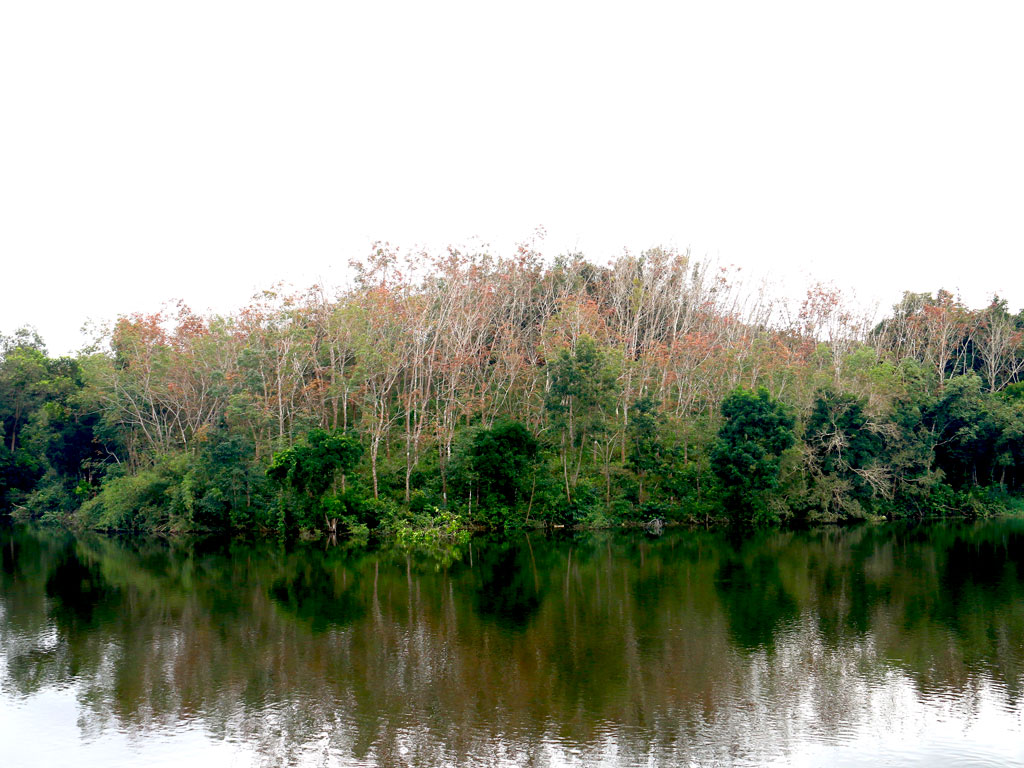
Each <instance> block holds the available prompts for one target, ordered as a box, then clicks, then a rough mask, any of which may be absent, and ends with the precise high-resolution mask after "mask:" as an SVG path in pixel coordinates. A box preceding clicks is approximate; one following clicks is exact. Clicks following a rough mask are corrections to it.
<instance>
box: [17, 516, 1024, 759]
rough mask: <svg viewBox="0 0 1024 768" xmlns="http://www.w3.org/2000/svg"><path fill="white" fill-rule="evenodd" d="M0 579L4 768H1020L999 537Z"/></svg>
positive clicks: (21, 545) (825, 536)
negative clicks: (289, 767)
mask: <svg viewBox="0 0 1024 768" xmlns="http://www.w3.org/2000/svg"><path fill="white" fill-rule="evenodd" d="M0 553H2V557H0V746H2V748H3V753H2V754H3V764H4V765H5V766H23V765H24V766H35V765H39V766H44V765H55V764H67V765H71V764H73V765H77V766H88V765H102V766H105V767H106V766H117V765H138V764H142V763H145V764H146V765H189V766H192V767H198V766H203V765H211V766H212V765H216V766H225V765H234V766H250V765H281V764H298V765H317V766H320V765H342V766H347V765H431V766H433V765H529V766H548V765H607V766H625V765H628V766H633V765H644V766H647V765H772V764H777V765H823V764H828V765H866V764H872V765H937V764H942V765H987V764H991V765H1024V706H1022V701H1021V692H1022V682H1024V521H1020V520H999V521H987V522H981V523H975V524H968V523H956V524H953V523H940V524H930V525H917V526H898V525H888V526H877V527H870V526H863V527H860V528H853V529H826V530H818V531H809V532H772V533H765V534H761V535H758V536H755V537H753V538H747V539H732V538H730V537H729V536H728V535H727V534H725V533H721V532H718V533H716V532H710V533H709V532H693V531H672V532H670V533H667V534H666V535H664V536H661V537H659V538H651V537H647V536H644V535H642V534H636V535H611V534H603V535H592V534H587V535H577V536H570V537H558V538H548V537H545V536H544V535H539V534H531V535H530V536H523V537H520V538H519V539H515V540H512V541H502V540H497V539H496V540H483V539H475V540H474V541H473V542H472V543H471V544H470V545H467V546H464V547H461V548H458V549H454V550H451V549H449V550H439V551H435V552H419V551H401V550H378V551H368V550H366V549H362V548H358V547H345V546H344V545H341V546H329V545H325V544H323V543H320V544H314V545H308V546H283V545H278V544H271V543H260V544H242V543H238V542H232V543H218V542H188V543H185V542H175V543H170V544H168V543H164V542H158V541H125V540H118V539H111V538H104V537H99V536H82V537H74V536H72V535H70V534H67V533H62V532H57V531H52V530H44V529H35V528H16V529H4V530H0Z"/></svg>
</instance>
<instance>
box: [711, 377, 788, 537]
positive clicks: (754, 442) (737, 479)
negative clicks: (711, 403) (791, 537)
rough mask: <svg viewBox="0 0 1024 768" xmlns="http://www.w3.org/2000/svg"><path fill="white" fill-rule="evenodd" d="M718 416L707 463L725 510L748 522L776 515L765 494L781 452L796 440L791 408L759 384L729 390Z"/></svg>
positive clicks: (774, 485) (775, 478) (776, 479)
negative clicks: (719, 422) (720, 420)
mask: <svg viewBox="0 0 1024 768" xmlns="http://www.w3.org/2000/svg"><path fill="white" fill-rule="evenodd" d="M722 417H723V418H724V422H723V423H722V426H721V428H720V429H719V430H718V441H717V442H716V443H715V446H714V448H713V449H712V451H711V468H712V470H713V471H714V473H715V475H716V477H717V478H718V481H719V483H720V484H721V489H722V494H723V500H724V502H725V505H726V507H727V509H728V511H729V513H730V515H731V516H732V517H733V518H734V519H736V520H739V521H742V522H753V523H763V522H769V521H772V520H775V519H777V515H776V514H775V513H774V512H773V511H772V510H771V509H770V507H769V494H770V492H771V491H772V490H774V489H775V488H777V487H778V484H779V472H780V469H781V466H782V464H781V460H780V456H781V454H782V453H783V451H785V450H786V449H788V448H789V447H791V446H792V445H793V443H794V441H795V437H794V435H793V426H794V424H795V423H796V421H795V419H794V417H793V414H792V413H791V412H790V410H789V408H787V407H786V406H785V405H783V404H782V403H781V402H779V401H778V400H776V399H775V398H773V397H772V396H771V395H770V394H769V392H768V390H767V389H765V388H764V387H761V388H759V389H758V390H757V391H756V392H751V391H750V390H748V389H743V388H739V389H735V390H733V391H732V392H731V393H730V394H729V395H728V396H726V398H725V400H723V401H722Z"/></svg>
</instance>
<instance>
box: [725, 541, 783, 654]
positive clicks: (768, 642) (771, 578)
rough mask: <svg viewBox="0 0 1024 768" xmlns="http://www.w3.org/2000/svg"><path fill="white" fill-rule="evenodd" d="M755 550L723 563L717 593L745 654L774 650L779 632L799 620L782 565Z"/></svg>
mask: <svg viewBox="0 0 1024 768" xmlns="http://www.w3.org/2000/svg"><path fill="white" fill-rule="evenodd" d="M751 549H752V548H747V551H746V552H744V551H742V550H741V551H740V552H739V553H737V554H736V555H735V556H733V557H729V558H728V559H726V560H724V561H723V562H722V564H721V565H720V566H719V569H718V573H717V574H716V576H715V590H716V591H717V592H718V596H719V598H720V599H721V601H722V607H723V608H725V612H726V616H727V618H728V620H729V632H730V635H731V636H732V638H733V641H734V642H735V643H736V644H737V645H738V646H739V647H740V648H743V649H744V650H747V651H752V650H756V649H758V648H766V649H768V650H771V649H772V648H773V647H774V644H775V635H776V632H778V630H779V629H780V628H781V627H782V626H783V625H784V624H785V623H786V622H788V621H790V620H792V619H793V618H795V617H796V615H797V613H798V608H797V604H796V601H795V600H794V599H793V597H792V596H791V595H790V594H789V592H787V591H786V587H785V586H784V585H783V583H782V577H781V575H780V573H779V564H778V562H777V561H776V560H775V558H773V557H772V556H771V554H769V553H765V552H759V551H756V550H754V551H753V552H752V553H751V552H750V550H751Z"/></svg>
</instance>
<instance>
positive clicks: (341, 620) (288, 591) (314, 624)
mask: <svg viewBox="0 0 1024 768" xmlns="http://www.w3.org/2000/svg"><path fill="white" fill-rule="evenodd" d="M317 565H318V564H313V565H311V566H310V567H307V568H304V569H302V570H301V571H299V572H298V573H297V574H294V575H290V576H288V577H285V578H280V579H277V580H276V581H274V583H273V584H272V585H271V587H270V590H269V594H270V597H271V599H272V600H273V601H274V603H276V604H277V605H278V606H280V607H281V608H283V609H284V610H285V611H287V612H288V613H290V614H292V615H293V616H296V617H297V618H299V619H302V620H303V621H307V622H309V626H310V628H311V629H312V630H313V631H314V632H323V631H324V630H325V629H327V628H329V627H344V626H347V625H349V624H351V623H352V622H353V621H357V620H358V619H360V618H362V616H363V614H365V613H366V606H365V604H364V603H363V601H362V598H361V596H360V594H359V593H358V592H357V590H356V589H354V583H353V585H350V586H348V587H342V586H341V585H339V584H338V582H337V581H336V580H335V578H334V577H333V576H332V575H331V574H330V573H328V572H327V571H325V570H324V569H323V568H322V567H317Z"/></svg>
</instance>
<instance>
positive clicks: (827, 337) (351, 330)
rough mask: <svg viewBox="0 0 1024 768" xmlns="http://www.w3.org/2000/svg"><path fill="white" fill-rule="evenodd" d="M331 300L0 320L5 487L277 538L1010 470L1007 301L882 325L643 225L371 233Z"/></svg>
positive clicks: (810, 495) (113, 516)
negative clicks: (632, 250) (73, 349)
mask: <svg viewBox="0 0 1024 768" xmlns="http://www.w3.org/2000/svg"><path fill="white" fill-rule="evenodd" d="M354 266H355V267H356V278H355V280H354V281H353V283H352V285H351V286H350V287H349V288H347V289H345V290H343V291H341V292H340V293H338V294H337V295H334V296H330V295H328V294H327V293H326V292H325V291H324V290H323V289H321V288H319V287H315V288H313V289H311V290H309V291H307V292H302V293H285V292H283V291H281V290H273V291H266V292H264V293H263V294H261V295H259V296H257V297H256V298H254V300H253V302H252V303H251V304H250V305H248V306H246V307H244V308H242V309H241V310H239V311H237V312H235V313H234V314H232V315H229V316H200V315H197V314H195V313H193V312H192V311H191V310H190V309H189V308H188V307H186V306H184V305H177V306H176V307H175V308H174V309H172V310H170V311H165V312H162V313H158V314H152V315H141V314H136V315H130V316H125V317H121V318H120V319H119V320H118V321H117V322H116V323H115V324H114V325H113V326H112V327H110V328H109V329H107V330H106V331H105V333H104V334H103V336H102V338H101V339H100V340H99V342H98V343H97V345H96V347H95V348H94V349H92V350H91V351H87V352H83V353H81V354H79V355H78V356H76V357H74V358H67V357H62V358H51V357H49V356H48V355H47V354H46V351H45V347H44V345H43V342H42V340H41V339H39V338H38V336H37V335H35V334H34V333H33V332H32V331H31V330H21V331H18V332H16V333H15V334H14V335H13V336H10V337H3V338H2V340H0V350H2V351H0V354H2V358H0V429H2V435H0V438H2V443H3V445H2V448H0V506H2V507H3V508H4V509H5V510H7V511H15V512H16V513H18V514H20V515H22V516H29V517H43V518H47V519H54V520H60V521H63V522H69V523H74V524H77V525H83V526H89V527H97V528H108V529H150V530H152V529H159V530H193V529H233V530H281V531H284V532H296V531H303V530H305V531H311V532H315V531H322V530H335V529H346V528H347V529H348V530H350V531H352V530H356V531H362V530H366V529H376V528H380V527H384V528H390V529H394V530H405V529H408V528H409V526H412V527H417V526H418V527H422V526H427V527H433V528H434V529H436V530H438V531H450V530H452V529H453V528H454V527H455V526H454V522H456V521H459V520H461V521H464V522H469V523H472V524H478V525H484V526H488V527H497V528H500V527H508V526H518V525H531V524H541V523H544V524H563V525H573V524H585V525H606V524H615V523H620V522H646V521H650V520H654V519H658V520H663V521H687V520H691V521H692V520H701V521H705V520H712V519H724V518H731V519H741V520H746V521H775V520H807V521H825V520H843V519H850V518H862V517H875V516H887V517H902V516H910V515H925V514H934V513H942V514H980V513H984V512H987V511H990V510H992V509H996V508H999V507H1006V506H1012V505H1013V504H1014V499H1015V495H1016V494H1018V493H1019V492H1020V490H1021V488H1022V485H1024V384H1022V383H1021V380H1022V378H1024V311H1022V312H1020V313H1018V314H1017V315H1013V314H1011V312H1010V310H1009V308H1008V307H1007V305H1006V303H1005V302H1003V301H1001V300H998V299H993V301H992V302H991V304H990V305H989V306H987V307H985V308H983V309H969V308H967V307H965V306H964V305H963V304H962V303H961V302H960V301H958V300H957V299H956V298H955V297H954V296H953V295H951V294H950V293H948V292H945V291H939V292H938V293H937V294H936V295H931V294H913V293H908V294H905V295H904V298H903V300H902V301H901V302H900V303H899V304H898V305H897V306H896V307H894V308H893V311H892V313H891V314H890V315H889V316H888V317H886V318H885V319H884V320H883V321H882V322H881V323H877V324H876V323H873V322H870V321H869V320H868V319H866V318H863V317H859V316H858V315H857V314H856V313H855V312H854V311H853V310H852V309H851V308H850V307H849V306H848V305H847V304H846V302H845V301H844V299H843V297H842V296H841V295H840V294H839V292H838V291H836V290H834V289H831V288H828V287H825V286H816V287H815V288H813V289H812V290H810V291H809V292H808V295H807V297H806V299H805V300H804V301H803V302H802V303H801V304H800V305H799V306H789V305H787V304H786V303H784V302H782V301H779V300H777V299H775V298H773V297H772V296H771V295H769V294H768V293H767V292H765V291H763V290H762V291H755V290H751V289H750V288H749V286H744V285H742V284H741V283H739V282H737V281H736V280H735V279H734V276H733V275H732V274H731V273H729V272H728V271H727V270H723V269H720V268H716V267H713V266H711V265H709V264H707V263H702V262H697V261H694V260H692V259H690V258H689V257H688V255H686V254H680V253H675V252H669V251H664V250H660V249H656V250H652V251H649V252H646V253H644V254H642V255H640V256H631V255H624V256H622V257H620V258H618V259H616V260H615V261H613V262H612V263H610V264H609V265H608V266H597V265H594V264H592V263H590V262H588V261H586V260H585V259H583V258H582V257H578V256H568V257H560V258H558V259H556V260H555V261H554V262H553V263H548V262H546V261H545V260H544V259H542V258H541V256H540V254H538V253H536V252H535V251H533V250H532V249H530V248H528V247H522V248H520V249H519V250H518V252H517V253H515V254H514V255H513V256H511V257H494V256H490V255H486V254H477V253H463V252H460V251H457V250H454V249H450V250H448V251H447V252H445V253H443V254H440V255H430V254H423V253H416V254H403V253H401V252H399V251H398V250H395V249H392V248H389V247H387V246H382V247H379V248H377V249H375V251H374V253H373V254H372V255H371V256H370V257H369V258H368V259H367V260H366V261H365V262H362V263H360V264H358V265H354Z"/></svg>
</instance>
